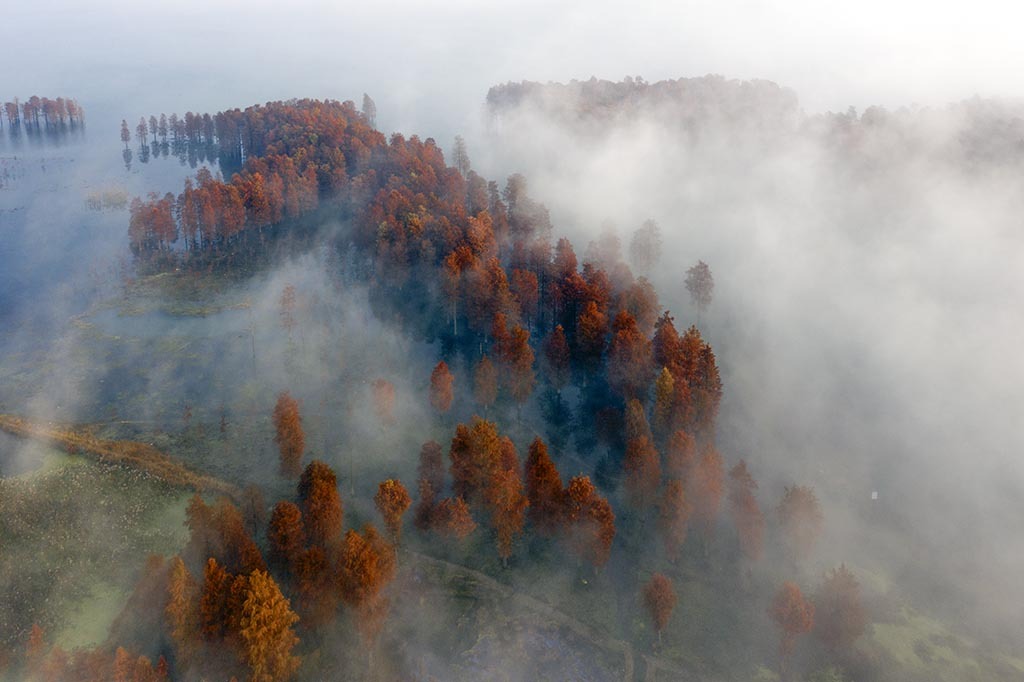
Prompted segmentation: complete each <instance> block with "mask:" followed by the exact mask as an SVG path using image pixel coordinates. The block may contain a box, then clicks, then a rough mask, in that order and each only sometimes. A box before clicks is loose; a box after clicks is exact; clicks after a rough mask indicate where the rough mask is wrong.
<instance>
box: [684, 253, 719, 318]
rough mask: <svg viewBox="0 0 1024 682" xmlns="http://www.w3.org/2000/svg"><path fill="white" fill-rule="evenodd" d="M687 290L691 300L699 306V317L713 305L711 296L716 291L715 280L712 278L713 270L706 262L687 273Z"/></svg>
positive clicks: (701, 262) (700, 263)
mask: <svg viewBox="0 0 1024 682" xmlns="http://www.w3.org/2000/svg"><path fill="white" fill-rule="evenodd" d="M686 290H687V291H689V292H690V300H692V301H693V303H694V305H696V306H697V312H698V315H699V314H700V313H703V312H705V311H706V310H707V309H708V306H709V305H711V294H712V293H713V292H714V290H715V279H714V277H712V276H711V268H709V267H708V264H707V263H705V262H704V261H702V260H701V261H697V264H696V265H694V266H693V267H692V268H690V269H689V270H687V271H686Z"/></svg>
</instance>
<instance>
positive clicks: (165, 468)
mask: <svg viewBox="0 0 1024 682" xmlns="http://www.w3.org/2000/svg"><path fill="white" fill-rule="evenodd" d="M0 430H3V431H6V432H7V433H10V434H13V435H15V436H20V437H22V438H32V439H35V440H40V441H43V442H45V443H49V444H50V445H55V446H57V447H59V448H61V449H63V450H66V451H67V452H73V453H77V454H80V455H83V456H85V457H91V458H93V459H95V460H96V461H98V462H101V463H104V464H116V465H119V466H125V467H130V468H132V469H136V470H138V471H142V472H144V473H146V474H149V475H150V476H153V477H155V478H159V479H160V480H162V481H165V482H166V483H170V484H171V485H176V486H181V487H184V488H191V489H192V490H195V491H197V492H210V493H217V494H221V495H227V496H228V497H231V498H233V499H235V500H238V499H240V496H241V491H240V490H239V489H238V488H237V487H236V486H234V485H232V484H230V483H228V482H227V481H222V480H221V479H219V478H215V477H213V476H207V475H205V474H200V473H197V472H195V471H192V470H191V469H189V468H188V467H186V466H185V465H184V464H182V463H181V462H180V461H178V460H177V459H175V458H174V457H170V456H168V455H166V454H164V453H163V452H160V451H159V450H157V449H156V448H155V447H153V446H152V445H149V444H147V443H140V442H138V441H131V440H105V439H102V438H97V437H95V436H93V435H92V434H90V433H88V432H87V431H85V430H84V429H82V428H78V427H74V426H69V425H64V424H54V423H42V422H36V421H32V420H29V419H23V418H22V417H16V416H14V415H10V414H0Z"/></svg>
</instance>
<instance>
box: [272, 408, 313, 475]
mask: <svg viewBox="0 0 1024 682" xmlns="http://www.w3.org/2000/svg"><path fill="white" fill-rule="evenodd" d="M274 428H275V430H276V431H277V435H276V436H275V437H274V441H275V442H276V443H277V447H278V448H279V449H280V453H281V475H282V476H287V477H289V478H294V477H295V476H298V475H299V472H300V471H301V470H302V453H303V452H304V451H305V450H306V436H305V434H304V433H303V430H302V417H301V416H299V403H298V401H297V400H295V399H294V398H292V396H291V394H290V393H288V391H284V392H283V393H281V394H280V395H278V396H277V405H276V406H275V407H274Z"/></svg>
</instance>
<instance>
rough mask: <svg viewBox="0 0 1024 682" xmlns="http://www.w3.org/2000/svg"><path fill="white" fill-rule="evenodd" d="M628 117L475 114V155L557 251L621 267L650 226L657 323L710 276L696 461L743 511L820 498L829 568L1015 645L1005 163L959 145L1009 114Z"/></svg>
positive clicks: (1016, 439) (1014, 211) (1016, 507)
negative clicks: (702, 451) (738, 488)
mask: <svg viewBox="0 0 1024 682" xmlns="http://www.w3.org/2000/svg"><path fill="white" fill-rule="evenodd" d="M716 84H717V85H716ZM705 85H707V84H705ZM711 86H715V87H719V88H721V89H724V90H729V89H730V88H732V87H736V88H739V87H740V86H739V85H738V84H729V83H724V82H721V81H712V82H711ZM711 86H708V87H711ZM700 87H701V86H700V85H698V86H696V88H697V89H698V90H699V88H700ZM771 93H772V91H771V89H769V94H771ZM733 94H734V95H735V94H736V93H733ZM559 96H561V97H564V98H565V99H564V100H559V99H558V98H559ZM774 96H776V97H778V98H780V99H781V100H782V101H783V102H788V101H789V100H790V98H791V97H792V94H791V93H786V92H784V91H783V92H777V93H774ZM723 99H725V100H727V99H728V98H727V97H726V98H723ZM641 102H642V104H641V105H639V106H638V107H637V108H636V109H637V110H639V113H637V110H630V111H631V113H630V114H627V115H623V116H622V117H621V118H619V119H615V118H612V120H611V121H603V120H601V121H594V120H591V119H588V118H587V117H586V116H583V117H582V118H583V120H582V122H580V121H579V120H578V119H576V118H575V117H574V114H568V115H567V118H565V119H563V118H562V116H563V115H565V114H566V112H575V111H576V109H575V108H574V107H575V105H576V101H575V100H573V99H572V98H571V97H570V96H569V95H568V94H566V93H565V92H562V93H561V94H559V93H557V92H547V93H545V94H544V95H542V96H541V98H540V99H538V100H527V102H526V103H524V104H522V105H521V106H517V107H511V108H507V109H500V110H498V113H499V114H500V115H499V116H497V121H492V122H491V123H490V124H489V125H488V126H487V130H486V132H484V133H482V137H481V143H482V144H483V143H484V142H485V141H486V143H487V144H488V146H487V147H485V148H486V149H488V151H489V152H490V153H493V154H494V155H495V157H496V158H497V159H500V162H501V163H505V164H508V166H506V167H514V168H520V169H525V171H524V172H526V173H527V174H528V175H529V177H530V178H531V189H532V191H534V192H535V194H536V195H537V197H538V198H539V199H541V200H542V201H543V202H544V203H545V204H546V205H547V206H548V207H549V208H550V209H551V210H552V220H553V222H554V223H555V224H556V225H558V226H559V227H560V228H562V229H563V231H564V232H565V233H566V234H568V235H569V236H571V237H572V238H573V241H574V242H576V243H585V242H586V241H587V240H588V239H592V238H594V237H595V235H599V234H602V233H603V232H604V231H605V230H608V229H609V225H610V226H611V229H612V230H613V231H615V232H617V234H618V235H619V236H620V238H621V240H622V242H623V244H624V248H625V247H627V246H628V242H629V239H630V238H631V236H632V232H633V230H635V229H636V228H637V227H639V226H640V223H641V222H642V221H643V220H644V219H646V218H648V217H649V218H654V219H655V220H657V221H658V222H659V224H660V226H661V229H662V232H663V236H664V240H665V248H664V251H663V253H662V256H661V262H660V265H659V266H658V267H657V268H656V269H655V271H654V272H653V273H651V275H652V277H653V281H654V283H655V285H656V288H657V289H658V291H659V293H660V294H661V302H662V306H663V307H667V308H669V309H671V310H672V311H673V312H674V313H675V314H676V316H677V318H678V319H677V326H679V324H680V322H682V324H683V325H688V324H690V323H696V322H698V319H697V316H696V310H695V309H694V307H693V305H692V304H691V302H690V301H689V297H688V295H687V293H686V291H685V288H684V287H683V274H684V273H683V271H684V270H685V268H686V267H689V266H690V265H692V264H693V263H695V262H696V261H697V260H698V259H702V260H705V261H706V262H708V263H709V264H710V265H711V267H712V271H713V273H714V274H715V278H716V280H715V281H716V289H715V295H716V300H715V302H714V303H713V304H712V307H711V310H710V312H709V313H707V315H706V316H705V318H704V319H703V320H700V323H701V327H702V329H704V330H705V331H706V333H707V334H708V335H709V337H710V339H711V341H712V343H713V345H714V346H715V348H716V351H717V353H718V356H719V358H720V359H721V361H722V363H723V365H724V367H725V369H724V375H723V381H724V382H725V385H726V397H725V401H724V405H725V406H724V408H723V422H722V423H721V425H720V427H719V433H720V440H722V441H723V442H724V444H725V447H726V449H727V450H728V451H730V452H732V453H735V454H736V455H737V456H739V455H742V456H745V457H749V458H750V460H751V461H752V462H753V463H754V465H755V467H757V468H758V469H759V470H760V471H761V472H762V475H765V476H767V477H768V478H769V480H771V481H772V486H771V487H769V486H762V487H763V488H765V489H766V490H774V493H775V494H777V492H778V491H779V490H780V489H781V487H782V486H783V485H789V484H790V483H791V482H792V481H799V480H807V481H812V482H813V483H814V485H815V486H816V487H818V488H819V489H820V490H823V491H828V492H827V493H825V494H824V497H825V498H826V499H827V500H828V502H826V505H827V507H828V508H829V514H828V516H829V527H830V535H831V538H830V540H831V543H832V546H831V548H830V550H831V557H830V560H832V561H840V560H846V561H849V562H853V563H856V562H865V563H866V564H867V565H870V564H872V563H873V562H875V561H881V562H882V563H883V564H884V565H885V566H886V567H887V570H889V571H895V572H897V573H901V574H902V573H903V572H905V577H906V583H905V585H904V586H903V587H904V588H906V589H908V590H909V591H910V592H912V593H916V595H917V596H918V597H919V598H925V599H927V598H929V597H931V598H936V597H937V598H939V600H940V604H941V606H942V607H944V608H948V609H949V611H948V612H947V613H948V615H950V616H952V617H953V618H955V619H958V620H961V621H964V622H966V621H970V622H971V624H972V626H977V625H979V623H982V622H987V623H988V624H989V625H991V624H992V623H993V620H997V621H998V626H999V627H1003V626H1006V625H1008V624H1009V625H1010V627H1012V628H1013V630H1014V631H1015V632H1016V633H1020V632H1021V631H1020V627H1021V621H1020V618H1019V616H1020V613H1019V609H1018V608H1017V604H1019V603H1020V597H1021V596H1022V595H1021V592H1020V586H1019V580H1018V578H1017V571H1016V568H1015V567H1016V566H1019V565H1020V562H1021V561H1022V559H1024V545H1022V544H1021V542H1020V537H1019V533H1018V532H1017V529H1018V528H1019V524H1020V518H1021V516H1020V514H1021V507H1020V504H1021V500H1022V499H1024V469H1022V467H1021V466H1020V462H1019V453H1020V452H1021V450H1022V447H1024V438H1022V436H1021V433H1020V430H1019V429H1018V428H1017V427H1016V424H1015V419H1014V416H1015V415H1017V414H1020V411H1021V409H1022V408H1024V390H1022V388H1021V378H1022V368H1024V365H1022V363H1021V360H1020V358H1019V357H1017V353H1016V352H1015V346H1016V344H1017V340H1019V339H1020V338H1022V337H1024V314H1022V313H1021V311H1020V310H1019V306H1018V305H1017V302H1019V301H1020V300H1022V297H1024V280H1021V278H1020V273H1019V264H1020V263H1021V262H1024V240H1022V239H1021V235H1020V232H1019V228H1020V224H1021V223H1020V216H1021V210H1022V209H1024V194H1022V193H1021V184H1020V168H1021V166H1020V156H1019V150H1015V149H1014V148H1013V147H1012V146H1008V147H1005V148H999V149H998V150H997V152H996V156H994V157H990V158H985V157H982V158H970V154H969V152H970V150H969V144H968V143H967V142H965V141H966V140H969V139H970V131H971V130H972V128H973V126H975V125H977V121H978V120H979V119H984V118H985V115H986V112H988V110H989V107H992V108H993V109H994V110H995V111H999V112H1001V115H1002V116H1003V117H1004V119H1005V120H1014V119H1016V120H1017V121H1019V114H1020V111H1021V109H1020V108H1019V107H1016V106H1012V105H1005V109H1003V108H1002V107H1003V106H1004V105H999V104H996V105H993V104H988V103H977V102H966V103H963V104H957V105H955V106H954V105H951V106H948V107H941V108H935V109H929V110H916V109H915V110H913V111H911V110H906V109H904V110H902V111H900V112H898V113H894V114H889V118H888V119H887V120H886V121H885V122H884V123H877V124H875V125H871V124H867V125H865V126H863V128H859V130H858V133H855V134H851V135H850V136H849V137H844V136H842V135H841V134H840V135H839V136H838V137H840V139H841V141H839V142H837V141H836V140H835V139H834V137H832V135H834V134H835V131H834V130H833V131H832V133H830V134H822V130H823V129H827V128H829V126H830V125H832V124H835V125H837V129H839V130H841V129H842V125H844V124H843V120H844V119H843V118H842V117H839V118H838V119H833V120H832V123H831V124H828V125H825V124H823V119H821V118H811V119H804V118H803V117H802V116H800V115H799V114H796V113H795V112H788V111H787V112H786V115H785V116H780V117H779V118H778V119H773V118H771V116H770V115H769V116H767V117H764V118H762V116H761V113H760V112H756V111H755V112H753V113H751V114H750V116H751V117H752V118H753V119H758V120H757V121H756V126H754V125H751V126H749V127H748V126H747V125H746V123H749V121H745V120H742V119H741V120H740V122H739V123H734V124H730V123H728V122H723V121H722V120H717V119H718V114H719V112H718V111H716V110H715V109H714V108H713V107H712V108H711V110H710V112H708V113H707V114H706V117H705V118H701V114H697V115H696V117H695V118H696V120H697V122H696V123H693V124H692V125H690V126H687V125H686V124H685V123H684V119H683V118H681V117H679V116H676V117H675V118H673V116H672V111H673V110H672V108H671V104H669V103H665V102H662V103H658V101H657V100H656V99H655V98H654V97H653V96H652V97H651V99H650V100H646V101H645V100H641ZM725 106H726V107H727V106H728V104H726V105H725ZM780 110H783V111H785V108H784V107H781V106H780ZM765 111H774V110H773V109H772V107H771V106H767V107H766V108H765ZM790 113H793V114H794V115H792V116H790V115H789V114H790ZM989 113H990V112H989ZM865 120H866V119H865ZM848 122H849V121H847V123H848ZM816 126H818V127H817V128H816ZM688 127H689V128H690V129H691V130H690V131H688V130H687V128H688ZM692 128H696V129H697V130H698V131H699V132H697V133H693V132H692ZM581 131H582V132H581ZM1004 154H1005V156H1004ZM605 221H609V223H605ZM872 493H878V496H879V499H878V500H877V501H872V498H871V495H872ZM769 498H770V495H769ZM843 557H846V558H845V559H843ZM826 563H827V562H826ZM933 606H936V604H933ZM996 629H997V628H993V629H992V631H995V630H996ZM1017 636H1019V634H1017V635H1014V637H1017Z"/></svg>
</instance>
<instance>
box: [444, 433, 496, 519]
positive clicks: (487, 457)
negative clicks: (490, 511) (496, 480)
mask: <svg viewBox="0 0 1024 682" xmlns="http://www.w3.org/2000/svg"><path fill="white" fill-rule="evenodd" d="M449 457H450V459H451V474H452V486H453V489H454V491H455V495H456V496H457V497H461V498H463V499H464V500H467V501H468V502H470V504H471V505H473V506H474V507H476V506H479V505H481V504H482V503H483V501H484V494H485V492H486V490H487V486H488V485H489V484H490V482H491V479H492V478H493V477H494V475H495V474H496V473H497V472H498V471H499V470H500V466H501V439H500V437H499V436H498V427H497V426H496V425H495V423H494V422H491V421H487V420H485V419H480V418H479V417H474V418H473V425H472V427H467V426H466V425H465V424H459V425H458V426H457V427H456V428H455V437H454V438H452V446H451V450H450V451H449Z"/></svg>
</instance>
